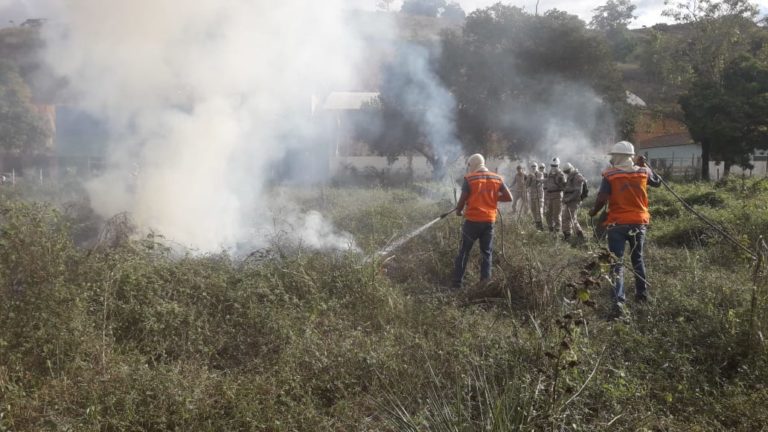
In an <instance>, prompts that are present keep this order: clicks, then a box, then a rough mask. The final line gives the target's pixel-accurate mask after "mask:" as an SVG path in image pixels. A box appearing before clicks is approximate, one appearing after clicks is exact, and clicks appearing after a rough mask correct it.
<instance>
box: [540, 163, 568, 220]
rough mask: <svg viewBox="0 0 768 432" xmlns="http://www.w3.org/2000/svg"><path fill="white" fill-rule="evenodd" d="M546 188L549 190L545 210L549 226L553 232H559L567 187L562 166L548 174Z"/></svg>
mask: <svg viewBox="0 0 768 432" xmlns="http://www.w3.org/2000/svg"><path fill="white" fill-rule="evenodd" d="M544 188H545V189H546V191H547V195H546V210H545V213H546V216H547V227H549V230H550V231H551V232H558V231H560V225H561V222H562V220H561V219H560V215H561V213H562V204H563V189H565V174H563V172H562V171H560V168H556V169H555V171H550V172H549V173H548V174H547V180H546V181H545V182H544Z"/></svg>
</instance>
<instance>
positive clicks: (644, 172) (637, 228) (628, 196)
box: [589, 141, 661, 313]
mask: <svg viewBox="0 0 768 432" xmlns="http://www.w3.org/2000/svg"><path fill="white" fill-rule="evenodd" d="M610 155H611V167H610V168H608V169H606V170H605V171H603V180H602V184H601V185H600V192H599V193H598V195H597V202H595V207H594V208H593V209H592V211H590V212H589V216H590V217H594V216H595V215H597V214H598V212H600V210H602V208H603V207H604V206H605V205H606V204H608V217H607V219H606V221H605V226H606V229H607V232H608V249H609V250H610V251H611V253H613V254H614V255H616V257H617V258H618V259H619V263H618V264H616V265H614V267H613V280H614V287H613V294H614V300H615V302H616V305H617V306H618V310H617V312H618V313H622V312H623V311H624V302H625V300H626V298H625V295H624V266H623V264H622V263H621V262H622V260H623V258H624V249H625V246H626V243H629V248H630V256H631V258H632V268H633V269H634V273H635V300H637V301H638V302H643V301H647V300H648V284H647V282H646V276H645V262H644V259H643V246H644V244H645V234H646V230H647V227H648V224H649V223H650V221H651V215H650V213H649V212H648V186H651V187H659V186H660V185H661V179H659V177H658V176H657V175H656V174H654V172H653V171H651V169H650V168H649V167H647V166H646V164H645V158H644V157H640V158H638V160H637V163H635V161H634V156H635V147H634V146H633V145H632V143H629V142H627V141H621V142H619V143H617V144H616V145H614V146H613V149H612V150H611V153H610Z"/></svg>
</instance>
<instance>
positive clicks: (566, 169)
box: [563, 162, 573, 173]
mask: <svg viewBox="0 0 768 432" xmlns="http://www.w3.org/2000/svg"><path fill="white" fill-rule="evenodd" d="M571 171H573V165H571V164H570V162H569V163H566V164H565V166H564V167H563V172H564V173H569V172H571Z"/></svg>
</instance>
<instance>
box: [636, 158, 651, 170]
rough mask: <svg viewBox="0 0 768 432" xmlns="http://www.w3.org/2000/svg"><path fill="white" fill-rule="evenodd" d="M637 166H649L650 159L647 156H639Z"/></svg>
mask: <svg viewBox="0 0 768 432" xmlns="http://www.w3.org/2000/svg"><path fill="white" fill-rule="evenodd" d="M635 163H636V164H637V166H639V167H642V168H645V167H646V166H648V159H647V158H646V157H645V156H638V157H637V161H636V162H635Z"/></svg>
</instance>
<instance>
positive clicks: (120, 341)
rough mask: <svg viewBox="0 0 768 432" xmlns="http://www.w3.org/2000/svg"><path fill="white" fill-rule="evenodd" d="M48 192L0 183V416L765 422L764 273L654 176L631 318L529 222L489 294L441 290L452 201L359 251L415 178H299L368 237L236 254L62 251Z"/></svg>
mask: <svg viewBox="0 0 768 432" xmlns="http://www.w3.org/2000/svg"><path fill="white" fill-rule="evenodd" d="M675 188H676V189H678V190H679V191H680V193H681V194H682V195H683V196H685V197H686V198H687V199H689V200H690V201H691V202H692V203H693V204H694V205H695V206H696V208H697V209H699V210H700V211H702V212H703V213H705V214H707V215H709V216H710V217H712V218H713V219H715V220H716V221H718V222H719V223H722V224H723V225H724V226H725V227H727V229H729V230H730V231H731V232H732V233H733V234H734V235H735V236H737V237H738V238H739V239H741V240H742V241H743V242H744V244H745V245H749V246H750V247H752V245H753V244H754V243H755V241H757V239H758V237H759V235H760V234H762V233H766V232H768V211H767V210H768V209H767V208H766V207H768V182H766V181H742V180H738V179H737V180H734V181H732V182H729V183H722V184H718V185H715V186H712V185H709V184H689V185H676V186H675ZM49 192H50V191H47V192H46V191H37V193H36V194H33V195H27V194H24V193H18V192H13V191H10V192H9V191H5V192H4V199H3V200H2V203H3V204H2V209H1V210H0V213H1V214H2V216H1V219H0V221H1V223H2V226H1V228H2V231H0V246H1V247H0V431H4V430H9V431H39V430H50V431H169V430H176V431H198V430H201V431H225V430H232V431H234V430H254V431H294V430H300V431H304V430H306V431H321V430H329V431H402V430H406V431H409V430H410V431H417V430H418V431H477V430H490V431H509V430H563V431H596V430H633V431H634V430H646V431H676V430H681V431H682V430H684V431H717V430H737V431H760V430H768V410H766V409H765V407H767V406H768V348H767V347H766V342H765V340H764V338H765V336H768V295H767V292H768V290H767V289H766V286H768V283H766V280H765V277H766V276H765V274H764V273H762V272H760V271H758V272H755V271H754V266H751V260H750V259H748V258H746V257H745V256H744V255H743V254H742V253H740V252H739V251H738V249H737V248H735V247H733V246H730V245H728V244H727V243H724V242H723V241H722V239H721V238H720V237H719V236H718V235H717V234H716V233H714V232H712V231H711V230H710V229H708V228H706V227H705V225H703V224H702V223H700V222H699V221H697V220H696V219H694V218H693V217H692V216H690V215H689V214H688V213H687V212H686V211H685V210H684V209H683V208H682V207H681V206H680V205H679V204H677V203H676V202H675V201H674V199H673V198H672V196H671V195H670V194H669V193H667V192H665V191H663V190H654V191H653V192H652V195H651V200H652V204H653V209H652V212H653V213H654V214H655V219H654V222H653V227H652V229H651V230H650V232H649V238H650V242H649V244H648V253H647V264H648V267H649V281H650V284H651V295H652V296H653V302H652V303H651V304H649V305H647V306H640V305H635V304H633V303H630V305H629V306H630V314H629V317H628V318H627V319H626V320H622V321H608V320H607V319H606V317H607V315H608V311H609V308H610V290H609V287H608V284H607V282H606V281H605V280H604V278H603V277H602V276H603V275H604V274H605V272H606V270H607V265H606V260H605V257H604V256H601V248H602V245H601V244H597V243H587V244H583V245H577V246H572V245H570V244H567V243H564V242H563V241H562V240H559V239H556V238H554V237H552V236H550V235H547V234H543V233H538V232H536V231H535V230H534V229H532V226H531V225H530V223H529V221H528V220H527V219H525V220H522V221H516V220H514V219H513V218H511V217H510V216H509V215H508V216H507V217H506V218H505V223H504V229H503V231H504V238H503V240H504V242H503V246H504V254H503V255H502V254H501V253H500V252H501V245H502V242H501V238H500V234H501V230H500V229H497V244H496V251H497V254H496V260H495V264H494V272H495V273H494V282H493V283H492V285H491V286H490V287H489V288H488V289H487V290H485V291H484V292H482V293H478V292H469V293H462V294H460V295H452V294H449V293H448V292H447V291H446V290H445V289H444V288H442V287H444V286H446V285H447V283H448V281H449V278H450V271H451V263H452V260H453V256H454V254H455V251H456V248H457V242H458V230H459V226H460V220H459V219H458V218H455V217H452V218H448V219H446V220H444V221H442V222H441V223H439V224H437V225H436V226H435V227H433V228H432V229H431V230H429V231H428V232H426V233H425V234H424V235H423V236H421V237H418V238H416V239H414V240H413V241H411V242H409V243H408V244H406V245H405V246H404V247H403V248H402V249H400V250H398V251H397V252H396V253H395V256H394V257H393V258H391V259H388V260H386V261H384V260H382V259H377V260H373V261H368V260H366V256H367V255H369V254H371V253H373V252H375V251H376V250H378V249H379V248H381V247H382V246H384V245H385V244H386V243H387V242H388V241H389V240H390V239H392V238H393V237H394V236H397V235H398V234H403V233H405V232H408V231H409V230H411V229H414V228H417V227H418V226H420V225H422V224H423V223H426V222H428V221H429V220H431V219H433V218H434V217H435V216H436V215H438V214H440V213H441V212H442V211H444V210H445V209H446V208H450V207H451V205H452V203H451V200H450V199H439V198H435V197H436V196H440V195H439V194H436V193H431V192H430V186H429V185H422V186H420V187H411V188H404V189H392V190H383V189H374V190H368V189H366V190H363V189H328V190H325V191H323V193H315V192H314V191H311V190H302V191H292V192H290V193H293V194H294V196H297V197H298V199H299V201H300V203H301V205H302V206H303V207H304V208H307V209H310V208H311V209H318V210H320V211H321V212H322V213H323V214H325V215H326V216H327V217H329V218H330V219H331V220H333V221H334V223H335V224H336V226H337V227H339V228H340V229H343V230H346V231H348V232H350V233H352V234H353V235H354V236H355V239H356V241H357V244H358V246H359V247H360V248H361V249H362V250H363V251H364V252H365V253H363V254H358V253H352V252H350V253H329V252H325V253H322V252H317V251H311V250H290V251H286V250H285V249H283V248H281V247H280V244H274V245H273V247H271V248H267V249H264V250H261V251H258V253H255V254H253V255H252V256H250V257H249V258H248V259H244V260H242V259H238V260H235V259H232V258H230V257H229V256H227V255H224V254H222V255H208V256H185V257H179V256H177V255H176V254H174V253H172V252H171V251H170V250H169V249H167V248H166V247H164V246H163V245H162V244H161V243H159V242H157V241H156V239H152V238H145V239H140V240H132V241H125V242H114V244H113V245H110V246H109V247H107V246H102V247H98V248H83V247H77V246H75V241H73V238H74V239H77V238H86V237H88V236H93V235H94V232H95V231H97V230H98V229H97V227H94V226H93V223H91V222H92V221H91V218H92V217H93V216H92V215H91V214H89V212H88V210H87V208H84V207H83V206H82V205H75V204H72V203H71V202H72V201H76V198H77V194H72V195H71V196H68V197H67V198H66V199H64V200H63V201H62V200H59V203H58V204H57V205H45V204H37V203H34V202H31V201H28V200H24V199H22V197H23V196H35V197H37V198H38V199H39V198H41V197H44V196H45V195H46V193H49ZM65 203H68V204H66V205H65ZM585 225H586V223H585ZM498 228H501V227H500V226H499V227H498ZM476 256H477V252H476V250H475V255H474V256H473V260H472V265H471V268H470V271H469V279H470V281H476V280H477V270H478V269H477V260H476V259H475V257H476ZM628 282H629V285H628V290H629V291H628V292H629V293H630V294H631V293H632V282H631V281H629V279H628Z"/></svg>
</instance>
